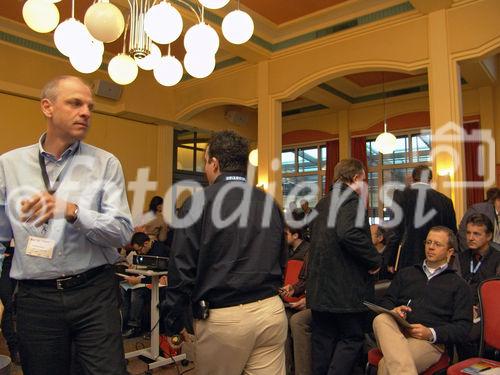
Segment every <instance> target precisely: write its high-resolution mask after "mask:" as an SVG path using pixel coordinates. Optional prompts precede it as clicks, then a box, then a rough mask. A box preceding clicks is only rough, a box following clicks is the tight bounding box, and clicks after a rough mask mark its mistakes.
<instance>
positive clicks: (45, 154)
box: [38, 133, 80, 162]
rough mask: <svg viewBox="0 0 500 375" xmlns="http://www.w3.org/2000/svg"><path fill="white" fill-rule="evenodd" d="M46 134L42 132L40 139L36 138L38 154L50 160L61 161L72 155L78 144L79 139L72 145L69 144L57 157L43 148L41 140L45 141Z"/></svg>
mask: <svg viewBox="0 0 500 375" xmlns="http://www.w3.org/2000/svg"><path fill="white" fill-rule="evenodd" d="M46 136H47V133H43V134H42V136H41V137H40V139H39V140H38V150H39V152H40V154H42V156H43V157H44V158H46V159H49V160H50V161H53V162H56V161H61V160H64V159H65V158H67V157H68V156H69V155H72V154H73V153H74V152H75V151H76V150H77V149H78V146H79V144H80V141H76V142H75V143H73V144H72V145H70V146H69V147H68V148H67V149H66V151H64V152H63V153H62V155H61V157H60V158H59V159H57V158H56V157H55V156H54V155H52V154H51V153H49V152H47V151H45V149H44V148H43V142H45V137H46Z"/></svg>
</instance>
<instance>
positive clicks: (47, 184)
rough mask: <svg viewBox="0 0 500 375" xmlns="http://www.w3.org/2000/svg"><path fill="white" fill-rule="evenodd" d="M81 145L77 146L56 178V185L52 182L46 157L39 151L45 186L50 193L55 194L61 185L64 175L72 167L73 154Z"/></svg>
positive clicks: (39, 161)
mask: <svg viewBox="0 0 500 375" xmlns="http://www.w3.org/2000/svg"><path fill="white" fill-rule="evenodd" d="M79 147H80V145H78V146H77V148H76V149H75V151H74V152H73V155H72V156H71V159H70V160H68V161H67V162H66V164H65V165H64V168H63V169H62V170H61V172H60V173H59V175H58V176H57V178H56V180H55V181H54V185H51V184H50V179H49V175H48V173H47V166H46V165H45V159H44V157H43V155H42V153H41V152H39V153H38V163H39V164H40V169H41V170H42V178H43V183H44V184H45V188H46V189H47V191H48V192H49V194H54V193H55V192H56V191H57V189H58V188H59V186H60V185H61V181H62V178H63V177H64V174H65V173H66V172H67V171H68V168H69V167H70V164H71V162H72V161H73V156H74V155H75V154H76V152H77V151H78V148H79Z"/></svg>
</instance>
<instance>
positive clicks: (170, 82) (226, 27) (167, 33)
mask: <svg viewBox="0 0 500 375" xmlns="http://www.w3.org/2000/svg"><path fill="white" fill-rule="evenodd" d="M60 1H61V0H27V1H26V3H25V4H24V6H23V19H24V21H25V22H26V24H27V25H28V26H29V27H30V28H31V29H32V30H34V31H36V32H39V33H48V32H51V31H52V30H54V29H55V31H54V43H55V45H56V48H57V49H58V50H59V52H61V53H62V54H63V55H64V56H67V57H68V58H69V61H70V63H71V65H72V66H73V68H75V69H76V70H77V71H79V72H81V73H85V74H88V73H92V72H95V71H96V70H97V69H99V67H100V66H101V64H102V58H103V54H104V43H111V42H114V41H115V40H117V39H118V38H120V36H121V35H122V34H123V50H122V52H121V53H119V54H117V55H116V56H114V57H113V58H112V59H111V60H110V61H109V64H108V74H109V76H110V77H111V79H112V80H113V81H114V82H116V83H118V84H120V85H127V84H129V83H132V82H133V81H134V80H135V79H136V78H137V74H138V71H139V68H141V69H143V70H152V71H153V74H154V77H155V79H156V80H157V81H158V83H160V84H161V85H163V86H174V85H175V84H177V83H178V82H179V81H180V80H181V79H182V76H183V74H184V69H185V70H186V72H187V73H188V74H189V75H191V76H192V77H195V78H205V77H208V76H209V75H210V74H211V73H212V72H213V70H214V69H215V54H216V53H217V50H218V49H219V35H218V34H217V32H216V31H215V29H214V28H213V27H212V26H210V25H209V24H207V23H206V22H205V8H208V9H220V8H223V7H224V6H226V5H227V4H228V3H229V0H128V4H129V8H130V14H129V17H128V20H127V22H125V19H124V17H123V14H122V12H121V11H120V9H118V7H117V6H116V5H114V4H112V3H111V2H110V0H94V2H93V4H92V5H91V6H90V7H89V8H88V9H87V11H86V12H85V17H84V22H83V23H82V22H81V21H80V20H77V19H76V18H75V0H71V18H69V19H67V20H65V21H63V22H61V23H59V10H58V9H57V6H56V5H55V4H54V3H58V2H60ZM174 5H175V6H174ZM176 6H183V7H184V8H186V9H188V11H192V12H193V13H194V15H195V17H196V21H197V22H196V23H195V24H194V25H193V26H191V27H190V28H189V29H187V31H186V33H185V35H184V48H185V50H186V54H185V56H184V60H183V63H181V62H180V61H179V60H178V59H177V58H176V57H175V56H173V55H172V54H171V48H170V44H171V43H173V42H174V41H175V40H177V39H178V38H179V37H180V35H181V34H182V30H183V26H184V25H183V20H182V17H181V14H180V13H179V11H178V10H177V9H176ZM253 29H254V24H253V20H252V18H251V17H250V16H249V15H248V13H246V12H244V11H242V10H240V4H239V0H238V2H237V9H236V10H233V11H231V12H229V13H228V14H226V16H225V17H224V19H223V21H222V34H223V35H224V38H225V39H226V40H227V41H229V42H230V43H233V44H242V43H245V42H247V41H248V40H249V39H250V38H251V37H252V34H253ZM127 33H128V36H129V42H128V48H127V44H126V38H127ZM159 44H163V45H168V52H167V54H166V55H164V56H162V54H161V51H160V48H159V47H158V45H159Z"/></svg>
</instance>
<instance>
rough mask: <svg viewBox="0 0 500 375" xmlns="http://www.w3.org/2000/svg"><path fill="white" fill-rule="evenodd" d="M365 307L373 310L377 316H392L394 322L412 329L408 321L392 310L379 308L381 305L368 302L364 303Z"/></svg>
mask: <svg viewBox="0 0 500 375" xmlns="http://www.w3.org/2000/svg"><path fill="white" fill-rule="evenodd" d="M363 305H365V306H366V307H368V308H369V309H370V310H372V311H373V312H375V313H377V314H382V313H386V314H389V315H391V316H392V317H393V318H394V320H395V321H396V323H398V324H399V325H400V326H401V327H403V328H411V324H410V323H408V321H407V320H406V319H403V318H401V316H399V314H397V313H395V312H394V311H392V310H387V309H386V308H383V307H382V306H379V305H376V304H374V303H371V302H367V301H364V302H363Z"/></svg>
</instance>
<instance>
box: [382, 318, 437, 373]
mask: <svg viewBox="0 0 500 375" xmlns="http://www.w3.org/2000/svg"><path fill="white" fill-rule="evenodd" d="M373 332H374V333H375V337H376V339H377V343H378V346H379V348H380V350H381V351H382V353H383V354H384V358H382V360H381V361H380V362H379V364H378V371H377V374H378V375H417V374H420V373H421V372H423V371H425V370H427V369H428V368H429V367H430V366H432V365H433V364H434V363H436V362H437V361H438V360H439V358H440V357H441V354H442V353H443V348H441V347H440V346H438V345H434V344H432V343H430V342H428V341H425V340H419V339H415V338H413V337H407V336H405V335H404V333H403V332H401V330H400V329H399V326H398V324H397V323H396V321H395V320H394V319H393V318H392V317H391V316H390V315H389V314H379V315H378V316H377V317H376V318H375V319H374V321H373Z"/></svg>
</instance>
